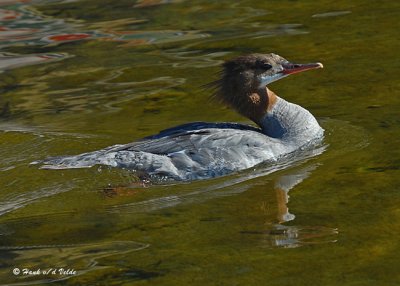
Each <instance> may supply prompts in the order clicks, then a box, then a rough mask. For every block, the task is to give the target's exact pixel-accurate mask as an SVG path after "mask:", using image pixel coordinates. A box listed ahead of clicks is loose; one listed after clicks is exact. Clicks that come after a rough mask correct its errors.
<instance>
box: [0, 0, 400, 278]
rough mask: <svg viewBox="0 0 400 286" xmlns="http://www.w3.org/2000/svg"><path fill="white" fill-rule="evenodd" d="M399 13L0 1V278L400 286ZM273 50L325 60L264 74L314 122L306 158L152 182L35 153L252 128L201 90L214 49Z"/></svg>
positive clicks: (376, 6) (217, 56)
mask: <svg viewBox="0 0 400 286" xmlns="http://www.w3.org/2000/svg"><path fill="white" fill-rule="evenodd" d="M399 13H400V3H398V2H396V1H378V2H368V1H334V2H332V1H318V2H316V1H236V2H234V3H233V2H232V1H183V0H182V1H178V0H176V1H161V0H159V1H157V0H155V1H151V0H148V1H146V0H143V1H131V0H129V1H128V0H121V1H105V0H96V1H94V0H87V1H79V0H76V1H74V0H72V1H71V0H69V1H67V0H65V1H40V0H37V1H35V0H32V1H29V0H20V1H18V0H3V1H0V284H1V285H43V284H50V283H53V284H57V285H363V286H364V285H385V286H387V285H389V286H390V285H399V283H400V274H399V271H398V265H399V264H400V258H399V257H400V255H399V254H400V242H399V240H398V239H397V233H398V232H399V231H400V208H399V207H398V205H399V204H400V194H399V192H400V187H399V186H400V175H399V169H400V151H399V148H398V146H399V144H400V139H399V135H400V124H399V123H400V119H399V110H400V97H399V90H400V86H399V81H398V75H399V70H400V62H399V61H398V60H397V58H398V54H399V50H400V45H399V40H398V16H399ZM270 52H274V53H276V54H279V55H281V56H283V57H285V58H287V59H289V60H292V61H295V62H316V61H319V62H322V63H323V64H324V67H325V68H324V69H323V70H318V71H313V72H308V73H304V74H301V75H295V76H292V77H290V78H287V79H284V80H281V81H279V82H276V83H273V84H271V85H270V88H271V89H272V90H273V91H274V92H276V93H277V94H278V95H279V96H281V97H283V98H285V99H286V100H288V101H291V102H294V103H297V104H300V105H302V106H304V107H306V108H307V109H308V110H310V111H311V112H312V113H313V114H314V115H315V116H316V117H317V119H318V120H319V121H320V123H321V125H322V126H323V127H324V129H325V130H326V138H325V143H324V146H322V147H321V148H320V149H317V150H315V151H314V153H313V154H305V156H303V157H302V158H301V160H293V161H288V162H281V163H280V164H277V165H276V166H272V167H271V166H258V167H256V168H254V169H251V170H247V171H244V172H240V173H237V174H232V175H229V176H225V177H220V178H215V179H210V180H204V181H197V182H191V183H177V184H166V185H165V184H160V185H154V186H142V185H141V183H140V182H138V180H137V177H136V176H135V174H133V173H132V172H130V171H127V170H120V169H113V168H106V167H94V168H89V169H76V170H41V169H38V167H37V166H32V165H30V163H31V162H32V161H37V160H41V159H44V158H46V157H49V156H57V155H70V154H71V155H72V154H78V153H82V152H87V151H93V150H96V149H100V148H104V147H106V146H110V145H113V144H120V143H128V142H131V141H134V140H137V139H140V138H142V137H144V136H148V135H152V134H154V133H157V132H158V131H160V130H162V129H165V128H169V127H172V126H175V125H178V124H182V123H188V122H193V121H208V122H224V121H227V122H240V123H246V124H250V122H249V121H247V119H245V118H243V117H241V116H239V115H238V114H236V113H235V112H234V111H232V110H230V109H229V108H226V107H224V106H221V105H219V104H216V103H215V102H213V101H210V99H209V95H210V94H209V91H207V90H204V89H203V88H202V86H204V84H207V83H209V82H211V81H213V80H215V79H216V77H217V72H218V70H219V66H220V64H221V63H222V62H223V61H224V60H226V59H229V58H232V57H234V56H237V55H241V54H246V53H270ZM127 186H129V187H127ZM289 191H290V192H289ZM16 268H18V269H19V270H20V271H23V269H29V270H31V271H36V270H38V269H40V271H49V272H48V273H47V274H43V273H42V272H40V273H39V274H37V275H35V274H34V273H31V274H30V275H28V274H24V273H23V272H20V273H18V271H17V270H15V269H16ZM61 268H63V269H64V270H68V269H69V270H71V272H68V271H67V272H62V271H61V270H60V269H61ZM53 270H57V271H56V272H55V273H53V272H52V271H53ZM15 271H16V272H15ZM58 271H61V272H58ZM73 271H76V272H73Z"/></svg>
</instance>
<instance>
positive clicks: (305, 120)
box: [258, 94, 323, 141]
mask: <svg viewBox="0 0 400 286" xmlns="http://www.w3.org/2000/svg"><path fill="white" fill-rule="evenodd" d="M274 97H275V99H274V103H273V104H269V107H268V109H267V111H266V113H265V114H264V116H263V117H262V118H261V120H260V121H259V122H258V125H259V126H260V127H261V129H262V131H263V133H264V134H265V135H267V136H269V137H273V138H277V139H285V140H295V141H298V140H299V139H301V141H304V140H305V141H308V140H310V139H313V138H316V137H321V136H322V134H323V129H322V128H321V127H320V126H319V124H318V122H317V120H316V119H315V117H314V116H313V115H312V114H311V113H310V112H309V111H308V110H306V109H305V108H303V107H301V106H299V105H297V104H293V103H290V102H287V101H286V100H284V99H282V98H280V97H278V96H276V95H275V94H274ZM271 103H272V102H271Z"/></svg>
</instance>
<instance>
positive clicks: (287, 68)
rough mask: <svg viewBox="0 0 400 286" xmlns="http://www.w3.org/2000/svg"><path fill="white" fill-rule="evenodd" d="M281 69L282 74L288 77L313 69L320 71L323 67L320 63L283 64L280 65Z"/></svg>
mask: <svg viewBox="0 0 400 286" xmlns="http://www.w3.org/2000/svg"><path fill="white" fill-rule="evenodd" d="M282 67H283V71H282V73H283V74H286V75H289V74H294V73H299V72H303V71H308V70H314V69H321V68H323V67H324V66H323V65H322V64H321V63H311V64H292V63H285V64H282Z"/></svg>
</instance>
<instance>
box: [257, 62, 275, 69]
mask: <svg viewBox="0 0 400 286" xmlns="http://www.w3.org/2000/svg"><path fill="white" fill-rule="evenodd" d="M259 66H260V68H261V69H263V70H269V69H270V68H272V66H271V65H270V64H267V63H260V65H259Z"/></svg>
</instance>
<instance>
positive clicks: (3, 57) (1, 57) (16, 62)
mask: <svg viewBox="0 0 400 286" xmlns="http://www.w3.org/2000/svg"><path fill="white" fill-rule="evenodd" d="M67 57H69V56H68V55H67V54H30V55H17V54H11V53H0V72H1V71H3V70H9V69H14V68H19V67H22V66H27V65H34V64H40V63H44V62H54V61H59V60H63V59H65V58H67Z"/></svg>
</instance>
